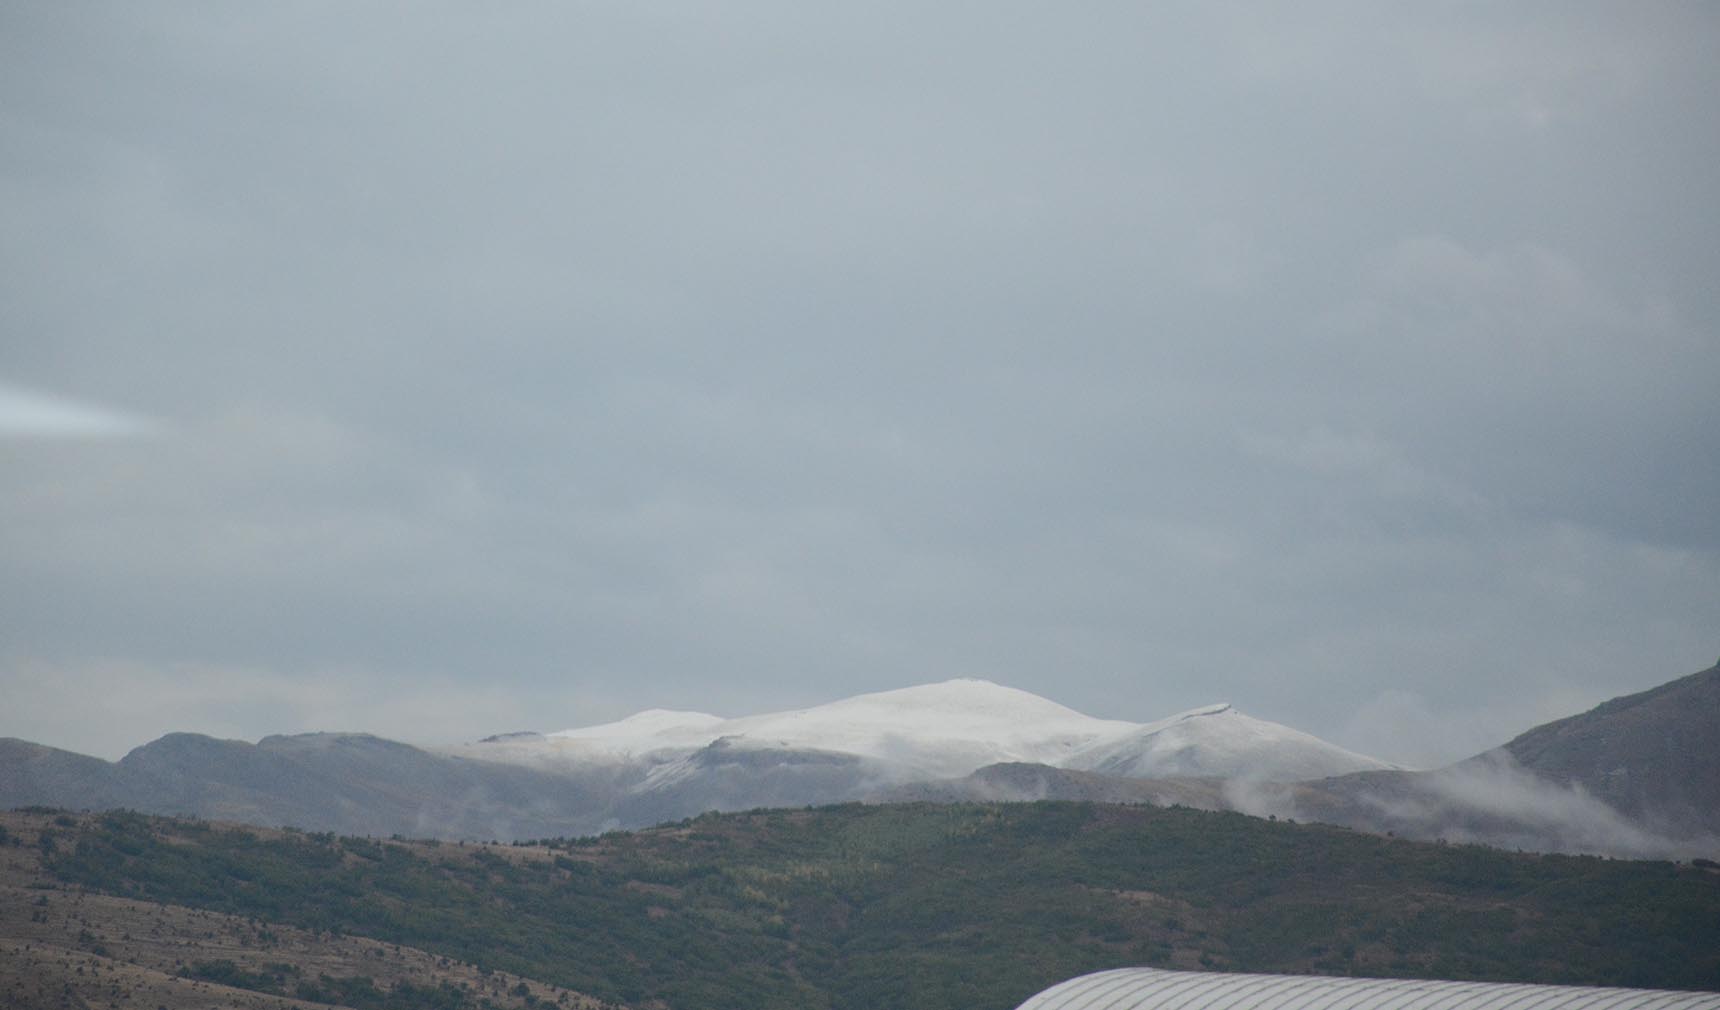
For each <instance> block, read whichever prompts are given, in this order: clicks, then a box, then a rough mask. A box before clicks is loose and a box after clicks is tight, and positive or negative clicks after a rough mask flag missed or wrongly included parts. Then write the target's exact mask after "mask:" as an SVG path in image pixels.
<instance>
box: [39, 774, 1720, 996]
mask: <svg viewBox="0 0 1720 1010" xmlns="http://www.w3.org/2000/svg"><path fill="white" fill-rule="evenodd" d="M83 823H85V824H87V825H88V827H84V828H78V829H75V830H73V829H68V830H67V831H66V832H65V837H63V838H61V839H58V840H57V842H56V845H55V848H56V851H55V853H54V854H53V855H52V856H51V857H50V858H49V859H48V864H49V866H50V867H51V868H52V869H53V870H54V872H56V873H58V874H60V875H61V876H62V878H64V879H66V880H68V881H74V882H78V883H82V884H84V885H87V886H91V887H96V888H100V889H103V890H106V891H110V892H113V893H117V894H123V895H129V896H132V897H135V898H141V899H149V900H157V901H166V902H176V903H184V904H188V905H193V906H199V907H204V908H209V909H214V910H218V911H222V912H228V913H233V914H237V915H244V916H253V917H256V918H257V919H260V920H265V921H269V922H281V923H289V924H293V925H297V926H300V927H304V928H308V929H313V930H337V931H341V932H347V933H353V934H359V935H364V936H370V937H375V938H378V939H384V940H388V941H392V942H398V943H402V944H409V945H412V946H415V947H420V948H424V949H426V950H430V951H434V952H438V953H441V954H447V955H449V956H453V957H458V958H462V959H466V960H470V961H473V962H475V963H478V964H482V965H487V966H490V967H493V968H497V969H504V970H507V971H511V972H515V973H517V974H519V975H523V976H527V977H530V978H534V979H538V980H541V981H544V982H550V983H554V984H557V985H561V986H565V987H567V988H569V989H574V990H579V991H582V992H586V993H591V994H593V995H596V996H599V997H601V998H604V999H609V1000H615V1001H620V1002H627V1003H641V1004H643V1003H650V1002H653V1001H661V1002H662V1003H663V1004H666V1005H668V1006H670V1007H673V1008H677V1010H681V1008H685V1010H692V1008H701V1010H703V1008H713V1010H714V1008H722V1007H737V1008H738V1007H746V1008H749V1010H750V1008H771V1007H794V1008H818V1007H829V1008H832V1010H869V1008H875V1007H880V1006H896V1007H913V1008H926V1010H931V1008H951V1010H955V1008H962V1010H970V1008H981V1010H984V1008H997V1010H1007V1008H1009V1007H1012V1006H1014V1005H1015V1004H1016V1003H1017V1002H1019V1001H1020V1000H1021V999H1023V998H1025V997H1026V996H1028V995H1029V994H1031V993H1033V992H1035V991H1037V990H1038V989H1040V988H1043V987H1044V986H1046V985H1049V984H1051V983H1053V982H1056V981H1059V980H1061V979H1064V978H1067V977H1069V976H1071V975H1075V974H1078V973H1081V972H1085V971H1092V970H1096V969H1100V968H1106V967H1115V966H1119V965H1129V964H1157V965H1165V966H1174V967H1210V968H1217V969H1231V970H1254V971H1294V972H1308V971H1314V972H1325V973H1336V974H1343V973H1352V972H1353V973H1357V974H1374V975H1399V976H1403V975H1431V976H1439V977H1447V978H1467V979H1493V980H1518V981H1540V982H1564V983H1595V984H1612V985H1636V986H1653V987H1668V988H1711V989H1713V988H1720V875H1717V874H1715V873H1712V872H1709V871H1707V870H1704V869H1700V868H1690V867H1676V866H1674V865H1672V864H1669V863H1629V862H1614V861H1608V860H1600V859H1593V858H1580V857H1565V856H1538V855H1515V854H1508V853H1501V852H1496V851H1491V850H1485V849H1478V848H1468V847H1449V846H1437V845H1424V844H1417V843H1410V842H1403V841H1394V840H1390V839H1381V838H1376V837H1372V836H1367V835H1360V834H1355V833H1351V832H1347V831H1342V830H1338V829H1330V828H1323V827H1314V826H1299V825H1292V824H1282V823H1270V822H1266V821H1260V820H1255V819H1251V818H1246V817H1242V816H1240V815H1234V814H1212V813H1204V812H1199V811H1194V810H1183V809H1174V808H1173V809H1168V810H1163V809H1153V808H1145V807H1109V806H1097V805H1088V804H1055V803H1053V804H1019V805H1001V806H999V805H962V806H922V805H902V806H876V807H860V806H847V807H835V808H824V809H820V810H815V811H770V812H756V813H750V814H736V815H720V816H719V815H708V816H705V817H701V818H698V819H696V820H694V821H690V822H686V823H684V824H682V825H679V826H672V827H666V828H660V829H654V830H651V831H643V832H637V833H633V834H621V835H613V836H606V837H605V838H603V839H600V840H587V841H579V842H569V843H558V844H557V845H555V846H525V847H510V846H500V847H489V846H454V845H448V844H443V845H424V844H397V843H387V842H382V843H379V842H373V841H365V840H352V839H336V838H333V837H331V836H321V835H304V834H294V833H266V832H258V831H255V830H251V829H233V828H225V827H213V826H207V825H200V824H196V823H187V822H167V821H158V820H154V819H147V818H142V817H136V816H131V815H103V816H101V817H97V818H86V819H84V821H83Z"/></svg>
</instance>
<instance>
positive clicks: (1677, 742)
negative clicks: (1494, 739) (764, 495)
mask: <svg viewBox="0 0 1720 1010" xmlns="http://www.w3.org/2000/svg"><path fill="white" fill-rule="evenodd" d="M1047 799H1053V800H1092V801H1099V802H1107V803H1147V804H1153V805H1161V806H1163V805H1172V804H1178V805H1184V806H1194V807H1200V808H1204V809H1210V810H1239V811H1241V812H1244V813H1248V814H1253V815H1255V816H1260V817H1267V816H1271V817H1284V818H1292V819H1300V820H1316V821H1323V822H1327V823H1333V824H1341V825H1346V826H1350V827H1355V828H1359V829H1362V830H1366V831H1373V832H1377V833H1382V834H1384V833H1391V834H1397V835H1402V836H1405V837H1410V838H1425V839H1436V838H1437V839H1445V840H1452V841H1472V842H1480V843H1483V844H1488V845H1493V846H1497V847H1503V848H1515V849H1528V850H1534V851H1558V852H1588V853H1603V854H1610V855H1621V856H1636V857H1642V856H1679V857H1688V856H1692V855H1714V854H1716V853H1720V814H1717V813H1716V811H1717V810H1720V802H1717V801H1720V667H1716V668H1713V669H1709V670H1706V671H1703V672H1701V673H1697V674H1693V675H1691V676H1688V677H1684V678H1681V679H1679V680H1675V681H1672V682H1670V683H1668V684H1666V685H1663V686H1661V687H1659V688H1656V689H1654V690H1652V691H1649V692H1645V693H1644V694H1641V695H1636V696H1631V697H1626V698H1619V699H1615V700H1613V701H1611V702H1608V703H1606V704H1604V705H1602V706H1600V707H1598V708H1596V709H1594V710H1593V711H1590V712H1587V713H1583V714H1580V715H1576V716H1571V717H1569V718H1567V719H1563V720H1560V721H1558V722H1555V723H1550V724H1547V725H1545V726H1541V727H1537V728H1535V729H1532V730H1530V731H1528V732H1526V733H1524V734H1522V735H1521V736H1519V737H1517V738H1516V739H1515V740H1513V741H1511V742H1510V743H1508V744H1506V745H1505V746H1503V747H1500V748H1497V749H1494V750H1490V751H1487V752H1485V753H1482V754H1479V755H1476V756H1475V757H1473V758H1471V759H1469V760H1467V761H1463V762H1459V763H1457V764H1454V765H1451V766H1449V767H1445V768H1440V769H1435V770H1431V771H1406V770H1402V769H1396V768H1393V767H1392V766H1390V765H1388V764H1386V763H1385V762H1382V761H1378V760H1376V759H1373V758H1368V757H1365V756H1362V755H1358V754H1354V753H1351V752H1349V751H1345V750H1343V749H1341V748H1337V747H1334V746H1332V745H1331V744H1328V743H1325V742H1324V741H1321V740H1318V739H1317V738H1314V737H1311V736H1309V735H1308V734H1305V733H1301V732H1299V731H1297V730H1294V729H1291V728H1289V727H1285V726H1279V725H1276V724H1273V723H1267V722H1263V721H1261V720H1256V719H1252V718H1249V717H1248V716H1245V715H1243V714H1241V713H1239V712H1237V711H1236V710H1235V709H1234V708H1232V707H1231V706H1229V705H1224V704H1219V705H1211V706H1206V707H1203V708H1200V709H1195V710H1191V711H1189V712H1185V713H1181V714H1178V715H1173V716H1170V717H1167V718H1165V719H1162V720H1159V721H1158V722H1155V723H1151V724H1146V725H1137V724H1132V723H1127V722H1120V721H1117V720H1103V719H1095V718H1092V717H1090V716H1086V715H1083V714H1081V713H1079V712H1076V711H1074V710H1072V709H1069V708H1065V707H1064V706H1061V705H1058V704H1056V703H1054V702H1051V701H1049V700H1047V699H1044V698H1040V697H1038V696H1035V695H1033V694H1030V693H1028V692H1025V691H1020V690H1017V689H1014V688H1008V687H1003V686H1001V685H997V684H993V683H990V682H987V681H980V680H959V681H948V682H944V683H940V684H928V685H924V686H921V687H917V688H908V689H902V690H897V691H889V692H882V693H878V694H872V695H862V696H857V697H854V698H848V699H843V700H839V701H836V702H831V703H829V704H826V705H822V706H817V707H815V708H811V709H804V710H797V711H789V712H778V713H770V714H764V715H757V716H748V717H743V718H738V719H727V720H725V719H719V718H716V717H713V716H708V715H704V714H702V713H696V712H671V711H665V710H652V711H647V712H643V713H640V714H639V715H637V716H634V717H630V718H628V719H624V720H621V721H620V722H617V723H613V724H606V725H601V726H594V727H586V728H580V729H572V730H566V731H561V732H557V733H552V734H547V735H545V734H537V733H510V734H502V735H496V736H492V737H488V738H485V739H483V740H480V741H477V742H474V743H470V744H466V745H462V746H458V747H450V748H445V749H442V750H440V751H428V750H422V749H419V748H416V747H412V746H409V745H406V744H401V743H395V742H392V741H388V740H385V739H382V738H379V737H375V736H369V735H363V734H331V733H321V734H310V735H299V736H272V737H267V738H264V739H263V740H261V741H259V742H258V743H257V744H255V745H252V744H248V743H244V742H240V741H224V740H216V739H213V738H210V737H206V736H200V735H196V734H184V733H181V734H172V735H169V736H166V737H163V738H161V739H159V740H157V741H155V742H153V743H150V744H148V745H146V746H143V747H139V748H137V749H136V750H134V751H132V752H131V753H130V754H127V755H126V756H125V758H124V759H123V760H121V761H120V762H118V763H117V764H109V763H107V762H103V761H99V760H97V759H94V758H88V757H84V756H80V755H76V754H71V753H69V752H66V751H60V750H55V749H53V748H49V747H44V746H41V745H39V744H33V743H27V742H24V741H18V740H0V806H20V805H25V804H48V805H57V806H64V807H70V808H73V809H103V808H111V807H124V808H131V809H138V810H144V811H149V812H156V813H175V814H193V815H196V816H201V817H209V818H216V819H223V820H238V821H246V822H250V823H255V824H263V825H291V826H295V827H300V828H306V829H312V830H337V831H343V832H354V833H362V834H373V835H393V834H400V835H406V836H408V837H433V838H452V839H461V838H477V839H483V838H494V839H502V840H508V839H518V838H538V837H554V836H573V835H590V834H596V833H599V832H602V831H606V830H609V829H613V828H638V827H644V826H647V825H651V824H657V823H662V822H667V821H675V820H679V819H682V818H687V817H692V816H695V815H698V814H700V813H703V812H706V811H723V810H747V809H752V808H758V807H800V806H805V805H819V804H831V803H841V802H850V801H856V800H860V801H867V802H889V801H919V800H931V801H937V802H954V801H963V800H974V801H984V802H996V801H1029V800H1047Z"/></svg>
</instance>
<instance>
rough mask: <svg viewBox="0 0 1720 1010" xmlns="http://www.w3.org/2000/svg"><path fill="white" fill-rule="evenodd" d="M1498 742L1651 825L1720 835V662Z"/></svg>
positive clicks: (1548, 774)
mask: <svg viewBox="0 0 1720 1010" xmlns="http://www.w3.org/2000/svg"><path fill="white" fill-rule="evenodd" d="M1502 749H1503V750H1504V751H1505V752H1506V753H1508V754H1510V755H1511V757H1512V758H1513V759H1515V761H1516V762H1517V764H1518V765H1520V766H1521V767H1523V768H1526V769H1528V770H1529V771H1532V772H1534V773H1535V774H1537V775H1539V776H1541V777H1543V778H1546V779H1549V780H1551V781H1554V782H1558V783H1560V784H1563V785H1572V786H1580V787H1581V788H1583V789H1584V790H1585V791H1587V792H1588V793H1589V794H1590V795H1592V796H1595V797H1598V798H1599V799H1601V800H1604V801H1605V802H1606V803H1607V804H1608V805H1609V806H1611V807H1613V808H1614V809H1616V810H1618V811H1620V812H1621V813H1623V814H1625V815H1626V816H1628V817H1631V818H1633V819H1637V820H1640V821H1642V822H1644V823H1646V824H1648V825H1649V826H1651V827H1655V828H1658V829H1661V830H1689V829H1691V828H1698V827H1699V828H1701V829H1702V830H1705V831H1708V832H1710V833H1714V834H1720V664H1716V665H1715V666H1713V667H1710V668H1709V669H1706V670H1703V671H1701V672H1699V673H1693V674H1691V675H1689V676H1688V677H1681V678H1679V679H1678V680H1674V681H1672V682H1670V683H1667V684H1662V685H1661V686H1659V687H1656V688H1653V689H1651V690H1648V691H1643V692H1641V693H1638V694H1632V695H1626V696H1624V697H1622V698H1614V699H1613V700H1611V701H1609V702H1606V703H1605V704H1602V705H1599V706H1597V707H1595V708H1594V709H1592V710H1590V711H1588V712H1584V713H1582V714H1581V715H1574V716H1571V717H1570V718H1568V719H1560V720H1558V721H1557V722H1550V723H1547V724H1546V725H1544V726H1537V727H1535V728H1534V729H1532V730H1530V731H1528V732H1527V733H1524V734H1522V735H1521V736H1519V737H1517V738H1516V739H1514V740H1512V741H1511V742H1510V743H1507V744H1506V745H1505V746H1504V747H1503V748H1502Z"/></svg>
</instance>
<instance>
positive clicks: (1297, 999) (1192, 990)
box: [1018, 968, 1720, 1010]
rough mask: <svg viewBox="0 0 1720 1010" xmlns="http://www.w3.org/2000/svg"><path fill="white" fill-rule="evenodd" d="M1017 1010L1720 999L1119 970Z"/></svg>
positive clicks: (1416, 1007) (1355, 1009)
mask: <svg viewBox="0 0 1720 1010" xmlns="http://www.w3.org/2000/svg"><path fill="white" fill-rule="evenodd" d="M1018 1010H1720V993H1713V992H1673V991H1670V990H1665V989H1601V988H1593V987H1587V986H1569V985H1523V984H1518V983H1499V982H1441V981H1434V980H1429V979H1396V978H1329V977H1326V976H1323V975H1244V974H1230V973H1226V972H1200V971H1162V970H1160V969H1157V968H1118V969H1116V970H1114V971H1101V972H1096V973H1094V974H1092V975H1082V976H1080V977H1078V978H1072V979H1070V980H1069V981H1067V982H1063V983H1060V984H1058V985H1054V986H1052V987H1051V988H1049V989H1047V990H1045V991H1044V992H1042V993H1040V994H1039V995H1037V996H1034V997H1033V998H1032V999H1029V1000H1028V1001H1027V1002H1025V1003H1023V1004H1021V1006H1020V1007H1019V1008H1018Z"/></svg>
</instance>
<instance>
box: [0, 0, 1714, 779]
mask: <svg viewBox="0 0 1720 1010" xmlns="http://www.w3.org/2000/svg"><path fill="white" fill-rule="evenodd" d="M1716 96H1720V8H1717V7H1716V6H1714V5H1712V4H1704V3H1683V4H1661V3H1632V4H1619V3H1595V4H1589V3H1574V2H1567V0H1559V2H1549V3H1511V4H1457V3H1426V4H1413V5H1412V4H1391V5H1382V4H1374V3H1354V4H1345V5H1332V4H1321V3H1315V4H1293V5H1290V4H1261V5H1235V4H1226V3H1205V2H1202V3H1188V4H1142V3H1111V2H1096V3H1085V4H1075V5H1068V4H1044V3H1032V4H1023V3H1016V2H1013V0H988V2H985V3H950V2H943V0H931V2H927V0H916V2H913V3H896V2H893V0H883V2H872V3H858V4H857V3H844V4H832V3H823V2H817V0H813V2H807V0H792V2H789V0H782V2H757V0H732V2H727V3H710V2H701V3H684V2H650V0H646V2H630V3H619V2H609V0H604V2H587V3H556V4H542V5H534V4H485V5H473V4H465V3H447V4H434V3H412V4H382V3H376V4H351V3H326V4H318V3H303V2H295V3H284V4H181V3H169V2H159V3H148V4H133V3H110V4H102V3H78V4H67V3H61V2H56V0H41V2H36V0H20V2H11V3H7V4H5V5H4V6H0V735H12V736H19V737H24V738H26V739H31V740H36V741H39V742H43V743H48V744H53V745H55V746H60V747H66V748H69V749H73V750H78V751H82V752H85V753H94V754H99V755H102V756H105V757H110V758H111V757H117V756H119V755H120V754H123V753H124V752H125V751H127V750H128V749H130V748H131V747H134V746H137V745H139V744H142V743H144V742H146V741H148V740H150V739H152V738H154V737H155V736H158V735H160V734H161V733H164V732H167V731H170V730H194V731H200V732H206V733H212V734H216V735H220V736H228V737H238V738H244V739H252V740H254V739H256V738H258V737H260V736H262V735H264V734H268V733H275V732H298V731H305V730H314V729H352V730H368V731H372V732H376V733H379V734H382V735H385V736H390V737H394V738H397V739H405V740H410V741H414V742H422V743H435V742H447V741H454V740H462V739H472V738H475V737H478V736H483V735H487V734H490V733H495V732H501V731H510V730H520V729H538V730H555V729H561V728H566V727H569V726H575V725H583V724H589V723H593V722H599V721H606V720H609V719H614V718H619V717H621V716H624V715H627V714H629V713H630V712H632V711H635V710H638V709H642V708H647V707H666V708H691V709H700V710H704V711H710V712H715V713H718V714H723V715H739V714H744V713H747V712H752V711H760V710H769V709H783V708H792V707H800V706H804V705H810V704H816V703H820V702H825V701H830V700H834V699H836V698H840V697H844V696H847V695H850V694H855V693H859V692H862V691H870V690H880V689H885V688H893V687H902V686H907V685H911V684H916V683H924V682H928V681H934V680H942V679H946V678H950V677H956V676H979V677H985V678H988V679H992V680H996V681H998V682H1000V683H1005V684H1009V685H1012V686H1016V687H1020V688H1023V689H1026V690H1029V691H1033V692H1036V693H1039V694H1042V695H1044V696H1046V697H1049V698H1051V699H1053V700H1056V701H1059V702H1061V703H1063V704H1066V705H1069V706H1072V707H1074V708H1077V709H1080V710H1082V711H1085V712H1088V713H1091V714H1094V715H1101V716H1108V717H1116V718H1128V719H1137V720H1147V719H1154V718H1159V717H1162V716H1165V715H1168V714H1171V713H1173V712H1175V711H1179V710H1182V709H1185V708H1189V707H1192V706H1195V705H1198V704H1203V703H1207V702H1212V701H1221V700H1225V701H1231V702H1233V703H1234V704H1236V706H1237V707H1238V708H1240V709H1241V710H1243V711H1244V712H1247V713H1248V714H1250V715H1254V716H1258V717H1261V718H1266V719H1272V720H1275V721H1279V722H1284V723H1287V724H1290V725H1293V726H1296V727H1298V728H1300V729H1304V730H1307V731H1309V732H1312V733H1315V734H1317V735H1320V736H1323V737H1326V738H1328V739H1330V740H1333V741H1335V742H1337V743H1340V744H1343V745H1346V746H1349V747H1351V748H1354V749H1358V750H1362V751H1366V752H1369V753H1372V754H1375V755H1378V756H1380V757H1383V758H1387V759H1390V760H1396V761H1400V762H1406V763H1411V764H1418V765H1431V764H1435V763H1440V762H1444V761H1450V760H1454V759H1457V758H1461V757H1465V756H1467V755H1469V754H1471V753H1474V752H1476V751H1478V750H1481V749H1483V748H1485V747H1489V746H1492V745H1494V744H1497V743H1500V742H1503V741H1504V740H1505V739H1507V738H1509V737H1510V736H1512V735H1514V734H1516V733H1517V732H1519V731H1521V730H1523V729H1526V728H1528V727H1529V726H1531V725H1534V724H1536V723H1538V722H1542V721H1545V720H1547V719H1550V718H1553V717H1557V716H1562V715H1566V714H1570V713H1572V712H1575V711H1578V710H1580V709H1583V708H1586V707H1588V706H1591V705H1593V704H1595V703H1598V702H1600V701H1602V700H1604V699H1606V698H1608V697H1612V696H1614V695H1618V694H1622V693H1626V692H1630V691H1635V690H1640V689H1643V688H1646V687H1649V686H1652V685H1655V684H1658V683H1661V682H1663V681H1666V680H1669V679H1672V678H1673V677H1676V676H1679V675H1682V674H1686V673H1690V672H1693V671H1695V670H1698V669H1702V668H1705V667H1707V666H1709V665H1710V664H1712V663H1713V662H1714V659H1715V657H1716V655H1720V620H1717V618H1720V507H1717V506H1716V503H1717V502H1720V395H1717V394H1720V381H1717V380H1720V284H1717V283H1716V277H1717V276H1720V184H1717V183H1716V178H1717V177H1716V171H1717V169H1716V166H1720V121H1717V120H1716V114H1715V101H1716Z"/></svg>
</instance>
